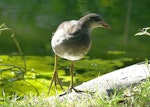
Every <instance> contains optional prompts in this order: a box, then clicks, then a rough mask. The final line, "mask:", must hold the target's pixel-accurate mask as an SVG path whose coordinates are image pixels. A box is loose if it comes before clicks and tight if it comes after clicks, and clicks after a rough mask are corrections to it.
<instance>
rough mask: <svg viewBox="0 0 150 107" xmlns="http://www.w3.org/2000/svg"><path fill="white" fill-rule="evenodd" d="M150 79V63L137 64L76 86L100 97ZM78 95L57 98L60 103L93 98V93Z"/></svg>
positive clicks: (50, 99)
mask: <svg viewBox="0 0 150 107" xmlns="http://www.w3.org/2000/svg"><path fill="white" fill-rule="evenodd" d="M149 77H150V61H149V62H141V63H137V64H134V65H131V66H128V67H125V68H121V69H119V70H115V71H113V72H110V73H108V74H105V75H102V76H100V77H97V78H95V79H92V80H90V81H88V82H84V83H83V84H81V85H79V86H76V87H75V88H76V89H79V90H84V91H88V92H94V93H96V94H98V95H103V94H106V95H110V94H111V93H112V92H113V90H114V89H115V90H117V89H120V88H123V87H128V86H131V85H136V84H139V83H141V82H142V81H144V80H146V79H147V78H149ZM88 92H87V93H76V92H71V93H69V94H67V95H64V96H61V97H57V100H59V101H61V102H62V101H65V100H67V101H71V102H72V101H80V100H81V99H84V98H86V97H92V94H91V93H88ZM55 98H56V96H53V97H50V98H48V99H46V100H49V101H52V100H53V99H55Z"/></svg>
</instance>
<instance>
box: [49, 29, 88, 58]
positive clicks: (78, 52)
mask: <svg viewBox="0 0 150 107" xmlns="http://www.w3.org/2000/svg"><path fill="white" fill-rule="evenodd" d="M62 34H63V35H62ZM51 44H52V48H53V51H54V52H55V53H56V54H57V55H58V56H60V57H62V58H65V59H68V60H79V59H81V58H82V57H84V56H85V55H86V54H87V53H88V51H89V49H90V47H91V38H90V35H88V34H79V35H69V34H64V32H63V30H60V31H58V32H57V33H56V34H55V35H54V36H53V38H52V41H51Z"/></svg>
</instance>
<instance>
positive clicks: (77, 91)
mask: <svg viewBox="0 0 150 107" xmlns="http://www.w3.org/2000/svg"><path fill="white" fill-rule="evenodd" d="M72 91H74V92H76V93H90V94H93V93H94V92H89V91H82V90H78V89H75V88H74V87H72V88H71V87H70V88H68V89H67V90H66V91H65V92H64V93H62V94H60V95H59V96H60V97H61V96H64V95H66V94H69V93H71V92H72Z"/></svg>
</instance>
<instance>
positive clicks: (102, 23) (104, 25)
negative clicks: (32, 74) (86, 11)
mask: <svg viewBox="0 0 150 107" xmlns="http://www.w3.org/2000/svg"><path fill="white" fill-rule="evenodd" d="M100 24H101V26H102V27H104V28H108V29H110V28H111V27H110V25H109V24H108V23H107V22H104V21H103V22H101V23H100Z"/></svg>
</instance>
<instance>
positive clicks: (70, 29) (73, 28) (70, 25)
mask: <svg viewBox="0 0 150 107" xmlns="http://www.w3.org/2000/svg"><path fill="white" fill-rule="evenodd" d="M77 25H78V21H77V20H71V21H65V22H63V23H62V24H61V25H59V27H58V28H57V30H64V32H66V34H68V35H74V34H76V33H77V32H79V31H80V28H79V27H77Z"/></svg>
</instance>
